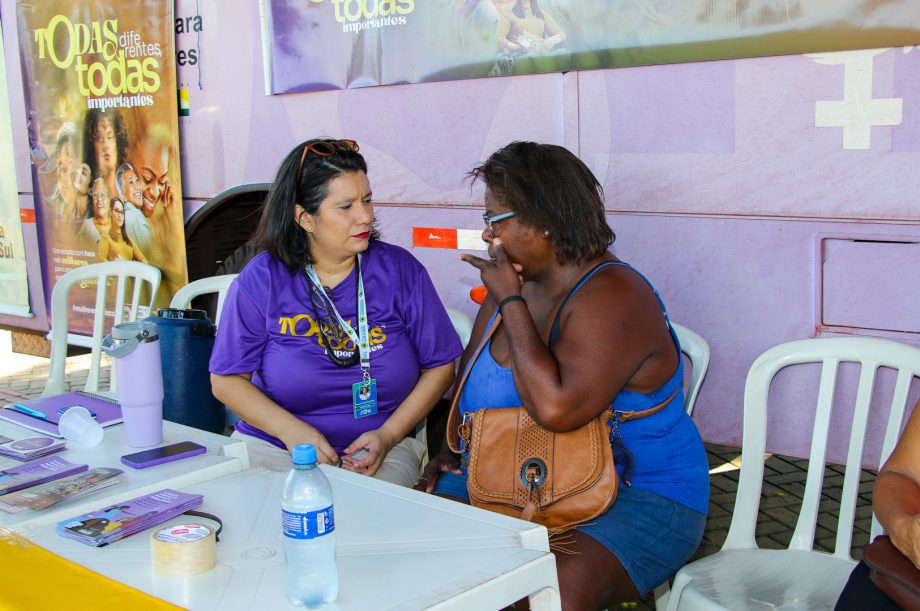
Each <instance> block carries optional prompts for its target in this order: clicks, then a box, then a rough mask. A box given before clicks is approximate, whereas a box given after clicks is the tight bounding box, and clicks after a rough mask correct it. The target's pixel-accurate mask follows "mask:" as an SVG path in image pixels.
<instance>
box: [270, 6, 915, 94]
mask: <svg viewBox="0 0 920 611" xmlns="http://www.w3.org/2000/svg"><path fill="white" fill-rule="evenodd" d="M260 1H261V2H262V3H263V4H264V5H265V7H266V10H264V11H263V19H264V20H265V22H264V23H263V37H264V39H265V40H264V41H263V46H264V48H265V50H266V57H267V58H266V82H267V83H270V86H269V89H270V92H271V93H287V92H294V91H317V90H323V89H346V88H352V87H368V86H372V85H389V84H395V83H420V82H428V81H444V80H457V79H467V78H480V77H487V76H507V75H513V74H532V73H538V72H566V71H569V70H585V69H593V68H614V67H619V66H640V65H648V64H667V63H678V62H690V61H703V60H713V59H729V58H738V57H755V56H766V55H785V54H793V53H813V52H819V51H840V50H846V49H869V48H881V47H893V46H910V45H917V44H920V3H918V2H916V0H886V1H884V2H879V1H878V0H836V1H835V2H818V1H815V0H747V1H745V2H735V1H733V0H724V1H716V0H618V1H617V2H601V1H598V0H309V1H307V0H260Z"/></svg>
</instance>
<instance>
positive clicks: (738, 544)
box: [668, 337, 920, 611]
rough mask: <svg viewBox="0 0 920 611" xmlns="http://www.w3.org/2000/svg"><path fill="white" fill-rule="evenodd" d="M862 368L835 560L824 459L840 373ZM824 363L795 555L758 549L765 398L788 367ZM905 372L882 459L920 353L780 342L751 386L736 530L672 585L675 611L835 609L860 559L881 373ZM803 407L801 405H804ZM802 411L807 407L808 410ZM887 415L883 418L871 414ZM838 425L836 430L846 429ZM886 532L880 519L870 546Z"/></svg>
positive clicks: (875, 343)
mask: <svg viewBox="0 0 920 611" xmlns="http://www.w3.org/2000/svg"><path fill="white" fill-rule="evenodd" d="M842 362H846V363H859V364H860V365H861V368H860V371H859V383H858V387H857V391H856V399H855V407H854V410H853V419H852V424H851V428H850V431H849V446H848V452H847V464H846V471H845V475H844V483H843V491H842V494H841V498H840V515H839V519H838V523H837V533H836V541H835V545H834V552H833V553H826V552H821V551H817V550H815V549H814V539H815V526H816V523H817V517H818V510H819V504H820V501H821V492H822V491H821V489H822V485H823V479H824V468H825V455H826V451H827V445H828V435H829V433H830V429H831V422H832V421H831V412H832V404H833V399H834V390H835V385H836V383H837V369H838V365H839V364H840V363H842ZM804 363H820V364H821V374H820V385H819V388H818V397H817V405H816V410H815V424H814V430H813V432H812V444H811V451H810V454H809V464H808V474H807V480H806V484H805V491H804V495H803V500H802V506H801V509H800V511H799V516H798V520H797V522H796V527H795V531H794V532H793V534H792V540H791V541H790V543H789V547H788V549H783V550H771V549H759V548H758V547H757V543H756V540H755V537H754V535H755V528H756V525H757V514H758V509H759V507H760V496H761V485H762V483H763V471H764V453H765V452H766V438H767V398H768V395H769V391H770V385H771V382H772V380H773V378H774V376H775V375H776V373H777V372H778V371H779V370H781V369H783V368H784V367H787V366H790V365H799V364H804ZM880 367H885V368H891V369H894V370H896V371H897V379H896V382H895V386H894V391H893V394H892V400H891V408H890V410H889V411H888V414H887V418H888V423H887V428H886V431H885V437H884V440H883V443H882V451H881V457H880V458H881V460H880V463H881V462H884V461H885V460H886V459H887V458H888V455H889V454H890V453H891V451H892V449H893V448H894V445H895V442H896V441H897V438H898V435H899V434H900V430H901V427H902V424H903V420H904V412H905V408H906V406H907V399H908V393H909V390H910V385H911V381H912V379H913V378H914V377H915V376H920V349H918V348H914V347H912V346H908V345H906V344H902V343H899V342H894V341H890V340H885V339H878V338H869V337H835V338H818V339H805V340H798V341H792V342H787V343H784V344H780V345H779V346H776V347H774V348H771V349H770V350H767V351H766V352H764V353H763V354H762V355H761V356H760V357H759V358H758V359H757V360H756V361H754V364H753V365H752V366H751V369H750V371H749V372H748V376H747V382H746V385H745V389H744V433H743V446H742V453H741V465H742V466H741V474H740V480H739V482H738V493H737V497H736V499H737V500H736V501H735V509H734V512H733V514H732V523H731V527H730V528H729V531H728V536H727V538H726V539H725V543H724V545H723V546H722V549H721V550H720V551H719V552H717V553H716V554H714V555H712V556H708V557H706V558H702V559H700V560H697V561H695V562H692V563H690V564H688V565H686V566H685V567H683V568H682V569H681V570H680V571H678V573H677V575H676V576H675V578H674V586H673V588H672V589H671V597H670V601H669V603H668V609H669V610H671V611H676V610H677V609H681V610H686V609H691V610H692V609H732V610H738V609H780V608H781V609H784V610H785V609H801V610H806V609H808V610H811V609H832V608H833V607H834V604H835V603H836V600H837V597H838V596H839V595H840V592H841V590H842V589H843V586H844V585H845V583H846V581H847V579H848V577H849V575H850V572H851V570H852V569H853V566H854V565H855V564H856V563H855V561H854V560H853V559H852V558H851V557H850V547H851V540H852V536H853V523H854V517H855V511H856V495H857V493H858V491H859V477H860V467H861V463H862V454H863V447H864V446H863V442H864V441H865V435H866V429H867V423H868V419H869V416H870V400H871V399H872V395H873V392H872V391H873V386H874V385H875V378H876V372H877V370H878V369H879V368H880ZM797 407H799V406H797ZM800 407H801V409H805V406H804V405H801V404H800ZM873 416H874V417H876V418H883V417H885V411H884V410H881V411H880V412H879V413H878V414H873ZM840 422H841V420H840V418H839V417H838V418H835V419H834V424H838V423H840ZM880 531H881V529H880V527H879V524H878V522H877V520H876V519H875V518H874V517H873V520H872V533H871V535H870V539H871V538H872V537H875V535H877V534H879V533H880Z"/></svg>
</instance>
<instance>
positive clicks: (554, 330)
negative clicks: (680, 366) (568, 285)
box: [549, 261, 680, 353]
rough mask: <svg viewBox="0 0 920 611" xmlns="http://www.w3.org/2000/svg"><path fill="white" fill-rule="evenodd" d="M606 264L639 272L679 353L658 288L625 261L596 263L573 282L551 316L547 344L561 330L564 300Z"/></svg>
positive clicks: (552, 341) (553, 340) (554, 340)
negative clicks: (659, 308)
mask: <svg viewBox="0 0 920 611" xmlns="http://www.w3.org/2000/svg"><path fill="white" fill-rule="evenodd" d="M608 265H619V266H621V267H625V268H628V269H631V270H632V271H634V272H636V273H637V274H639V277H640V278H642V279H643V280H644V281H645V283H646V284H647V285H648V287H649V288H650V289H652V292H653V293H654V294H655V299H657V300H658V305H659V306H660V307H661V313H662V314H664V320H665V322H667V323H668V331H670V332H671V337H672V338H673V339H674V345H675V346H677V352H678V353H680V339H678V337H677V333H675V332H674V327H672V326H671V319H670V318H668V309H667V308H666V307H665V305H664V301H662V299H661V295H659V294H658V289H656V288H655V286H654V285H653V284H652V283H651V282H649V279H648V278H646V277H645V275H644V274H643V273H642V272H640V271H639V270H637V269H636V268H635V267H633V266H632V265H630V264H629V263H626V262H625V261H602V262H601V263H598V264H597V265H595V266H594V267H592V268H591V269H589V270H588V271H587V273H585V275H584V276H582V277H581V279H580V280H579V281H578V282H576V283H575V286H573V287H572V290H571V291H569V294H568V295H566V296H565V299H563V300H562V305H560V306H559V309H558V310H556V316H555V318H553V326H552V328H551V329H550V332H549V346H550V347H552V345H553V344H554V343H555V342H556V339H557V338H558V337H559V333H560V331H561V329H560V327H559V320H560V316H561V315H562V308H564V307H565V304H566V302H568V300H569V297H571V296H572V295H574V294H575V293H577V292H578V290H579V289H581V287H582V286H584V284H585V282H587V281H588V280H589V279H590V278H591V276H593V275H594V274H595V273H596V272H597V271H598V270H600V269H601V268H603V267H607V266H608Z"/></svg>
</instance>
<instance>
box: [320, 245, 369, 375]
mask: <svg viewBox="0 0 920 611" xmlns="http://www.w3.org/2000/svg"><path fill="white" fill-rule="evenodd" d="M357 258H358V332H357V333H355V330H354V329H353V328H352V327H351V325H349V324H348V323H347V322H345V319H343V318H342V315H341V314H339V310H338V308H336V307H335V302H334V301H332V299H331V298H330V297H329V295H327V294H326V289H324V288H323V283H322V282H320V279H319V276H317V275H316V270H314V269H313V264H312V263H307V268H306V271H307V276H309V278H310V281H311V282H313V283H314V284H315V285H316V287H317V289H319V292H320V293H322V295H323V298H325V299H326V302H327V303H328V304H329V305H330V306H332V311H333V312H334V313H335V317H336V319H337V320H338V323H339V324H340V325H341V326H342V329H343V330H344V331H345V333H346V334H347V335H348V338H349V339H350V340H351V341H353V342H354V343H355V345H356V346H357V347H358V352H359V354H360V355H361V377H362V380H363V381H364V382H365V383H368V382H370V381H371V348H370V343H369V342H368V341H367V338H368V331H367V302H366V300H365V298H364V277H363V275H362V274H361V255H358V257H357ZM328 349H329V350H331V348H328Z"/></svg>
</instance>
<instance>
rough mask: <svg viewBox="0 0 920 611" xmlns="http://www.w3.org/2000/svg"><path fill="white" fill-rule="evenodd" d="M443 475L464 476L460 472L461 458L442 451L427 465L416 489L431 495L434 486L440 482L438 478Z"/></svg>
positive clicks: (445, 450)
mask: <svg viewBox="0 0 920 611" xmlns="http://www.w3.org/2000/svg"><path fill="white" fill-rule="evenodd" d="M442 473H453V474H455V475H463V471H461V470H460V458H459V457H457V455H456V454H454V453H453V452H451V451H450V450H448V449H442V450H441V451H440V452H439V453H438V454H437V455H436V456H435V457H434V458H432V459H431V460H429V461H428V464H427V465H425V472H424V473H422V477H421V478H419V480H418V483H416V484H415V486H414V488H415V489H416V490H420V491H422V492H428V493H431V492H432V491H433V490H434V485H435V484H436V483H437V482H438V477H439V476H440V475H441V474H442Z"/></svg>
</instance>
